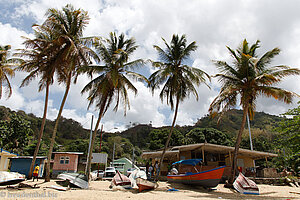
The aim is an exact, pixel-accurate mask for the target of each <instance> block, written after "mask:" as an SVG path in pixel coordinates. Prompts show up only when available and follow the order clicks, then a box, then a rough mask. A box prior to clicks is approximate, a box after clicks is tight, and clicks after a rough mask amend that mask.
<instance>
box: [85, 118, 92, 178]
mask: <svg viewBox="0 0 300 200" xmlns="http://www.w3.org/2000/svg"><path fill="white" fill-rule="evenodd" d="M93 119H94V115H92V121H91V132H90V142H89V151H88V155H87V158H88V157H89V154H90V149H91V143H92V134H93ZM90 166H91V164H90V162H88V159H87V163H86V166H85V174H86V175H87V176H88V179H89V176H90V172H91V169H90Z"/></svg>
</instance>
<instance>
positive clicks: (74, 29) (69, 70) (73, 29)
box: [42, 4, 93, 182]
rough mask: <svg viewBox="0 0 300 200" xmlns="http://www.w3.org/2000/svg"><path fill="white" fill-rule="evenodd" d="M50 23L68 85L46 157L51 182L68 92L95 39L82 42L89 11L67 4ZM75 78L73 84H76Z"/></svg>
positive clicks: (51, 16)
mask: <svg viewBox="0 0 300 200" xmlns="http://www.w3.org/2000/svg"><path fill="white" fill-rule="evenodd" d="M46 15H47V19H46V21H45V22H44V23H43V25H42V27H43V28H44V30H49V31H50V32H51V34H53V35H54V38H55V39H54V41H53V44H54V48H53V51H54V52H55V56H56V57H55V59H56V62H57V63H60V65H59V66H60V68H61V70H60V72H61V73H60V74H59V76H58V81H59V82H60V83H65V84H66V90H65V93H64V96H63V99H62V102H61V105H60V108H59V111H58V114H57V118H56V120H55V126H54V129H53V133H52V138H51V143H50V147H49V151H48V157H47V159H48V160H47V168H46V178H45V181H47V182H49V181H50V160H51V155H52V150H53V145H54V143H55V137H56V132H57V127H58V122H59V119H60V117H61V114H62V111H63V108H64V105H65V102H66V99H67V96H68V93H69V90H70V85H71V79H72V77H74V76H75V75H76V69H77V68H78V67H80V66H82V65H88V64H89V63H90V60H89V59H90V57H91V56H92V55H93V51H92V50H91V49H89V48H88V47H87V46H86V45H88V44H89V43H90V41H91V40H92V39H93V38H83V37H82V36H83V30H84V28H85V27H86V25H87V24H88V21H89V17H88V14H87V12H86V11H84V10H82V9H75V8H74V7H73V6H72V5H70V4H68V5H66V6H65V7H63V9H62V11H59V10H56V9H54V8H51V9H49V10H48V12H47V13H46ZM76 80H77V79H76V78H75V79H74V83H76Z"/></svg>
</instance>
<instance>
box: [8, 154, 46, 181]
mask: <svg viewBox="0 0 300 200" xmlns="http://www.w3.org/2000/svg"><path fill="white" fill-rule="evenodd" d="M32 158H33V157H32V156H17V157H11V158H9V159H10V162H11V166H10V171H11V172H19V173H20V174H24V175H25V176H28V174H29V171H30V165H31V162H32ZM45 161H46V156H37V157H36V160H35V165H36V164H37V165H39V167H40V171H39V177H42V176H43V173H44V168H45Z"/></svg>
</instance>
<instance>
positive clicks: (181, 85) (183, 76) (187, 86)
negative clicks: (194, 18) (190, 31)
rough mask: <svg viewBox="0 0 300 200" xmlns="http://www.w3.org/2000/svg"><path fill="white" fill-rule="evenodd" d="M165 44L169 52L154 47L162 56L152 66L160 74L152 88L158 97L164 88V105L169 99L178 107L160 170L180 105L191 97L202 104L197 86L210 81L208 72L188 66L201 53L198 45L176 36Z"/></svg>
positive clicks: (151, 82) (172, 106) (155, 75)
mask: <svg viewBox="0 0 300 200" xmlns="http://www.w3.org/2000/svg"><path fill="white" fill-rule="evenodd" d="M162 39H163V38H162ZM163 41H164V43H165V46H166V48H165V49H162V48H161V47H159V46H157V45H154V48H155V49H156V50H157V52H158V55H159V61H157V62H152V66H153V67H154V68H156V69H158V70H157V71H155V72H154V73H153V74H152V75H151V76H150V78H149V81H150V84H149V87H150V88H151V90H152V92H153V93H154V91H155V90H156V89H159V87H160V86H161V85H163V88H162V90H161V92H160V95H159V97H160V99H161V100H162V101H163V99H164V98H166V99H167V104H170V106H171V110H173V109H174V106H175V111H174V118H173V122H172V126H171V129H170V133H169V135H168V139H167V141H166V144H165V147H164V150H163V152H162V156H161V158H160V162H159V169H160V167H161V165H162V162H163V159H164V156H165V152H166V149H167V147H168V145H169V142H170V139H171V136H172V132H173V130H174V126H175V122H176V118H177V113H178V108H179V103H180V102H182V101H183V100H184V99H186V98H187V97H189V95H190V94H191V93H192V94H194V95H195V97H196V99H197V100H198V93H197V90H196V88H195V85H196V86H199V85H200V83H205V84H206V79H205V77H207V78H210V77H209V75H208V74H206V73H205V72H204V71H202V70H200V69H198V68H195V67H190V66H188V65H187V64H186V63H188V62H187V61H189V59H190V55H191V53H192V52H194V51H195V50H196V49H197V45H196V42H192V43H190V44H187V40H186V37H185V35H182V36H181V37H180V36H178V35H175V34H174V35H173V36H172V40H171V43H170V44H168V43H167V42H166V40H165V39H163ZM158 175H159V173H158Z"/></svg>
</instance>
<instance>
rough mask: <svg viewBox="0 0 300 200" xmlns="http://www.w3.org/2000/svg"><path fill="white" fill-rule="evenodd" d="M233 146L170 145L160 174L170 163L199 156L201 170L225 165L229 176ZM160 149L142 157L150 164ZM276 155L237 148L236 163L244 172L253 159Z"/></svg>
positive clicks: (155, 159) (157, 155)
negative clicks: (149, 160) (148, 160)
mask: <svg viewBox="0 0 300 200" xmlns="http://www.w3.org/2000/svg"><path fill="white" fill-rule="evenodd" d="M233 152H234V147H228V146H223V145H216V144H210V143H198V144H189V145H182V146H175V147H171V148H170V149H168V150H167V151H166V154H165V158H164V160H163V164H162V166H161V174H162V175H167V173H168V168H169V167H170V165H171V163H173V162H176V161H179V160H185V159H193V158H201V159H202V162H203V166H202V169H201V170H209V169H212V168H215V167H218V166H224V165H225V166H226V168H225V171H224V176H225V177H226V176H229V174H230V168H231V163H232V159H233ZM161 154H162V151H156V152H143V154H142V158H144V159H151V160H152V164H154V163H155V161H158V160H159V159H160V157H161ZM271 157H277V154H273V153H268V152H261V151H251V150H248V149H241V148H240V149H239V152H238V160H237V165H238V168H239V170H240V171H242V172H243V173H245V172H246V171H247V170H251V169H253V168H254V167H255V160H260V159H265V160H266V162H267V161H268V158H271ZM185 170H187V169H185V168H181V169H179V171H185Z"/></svg>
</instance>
